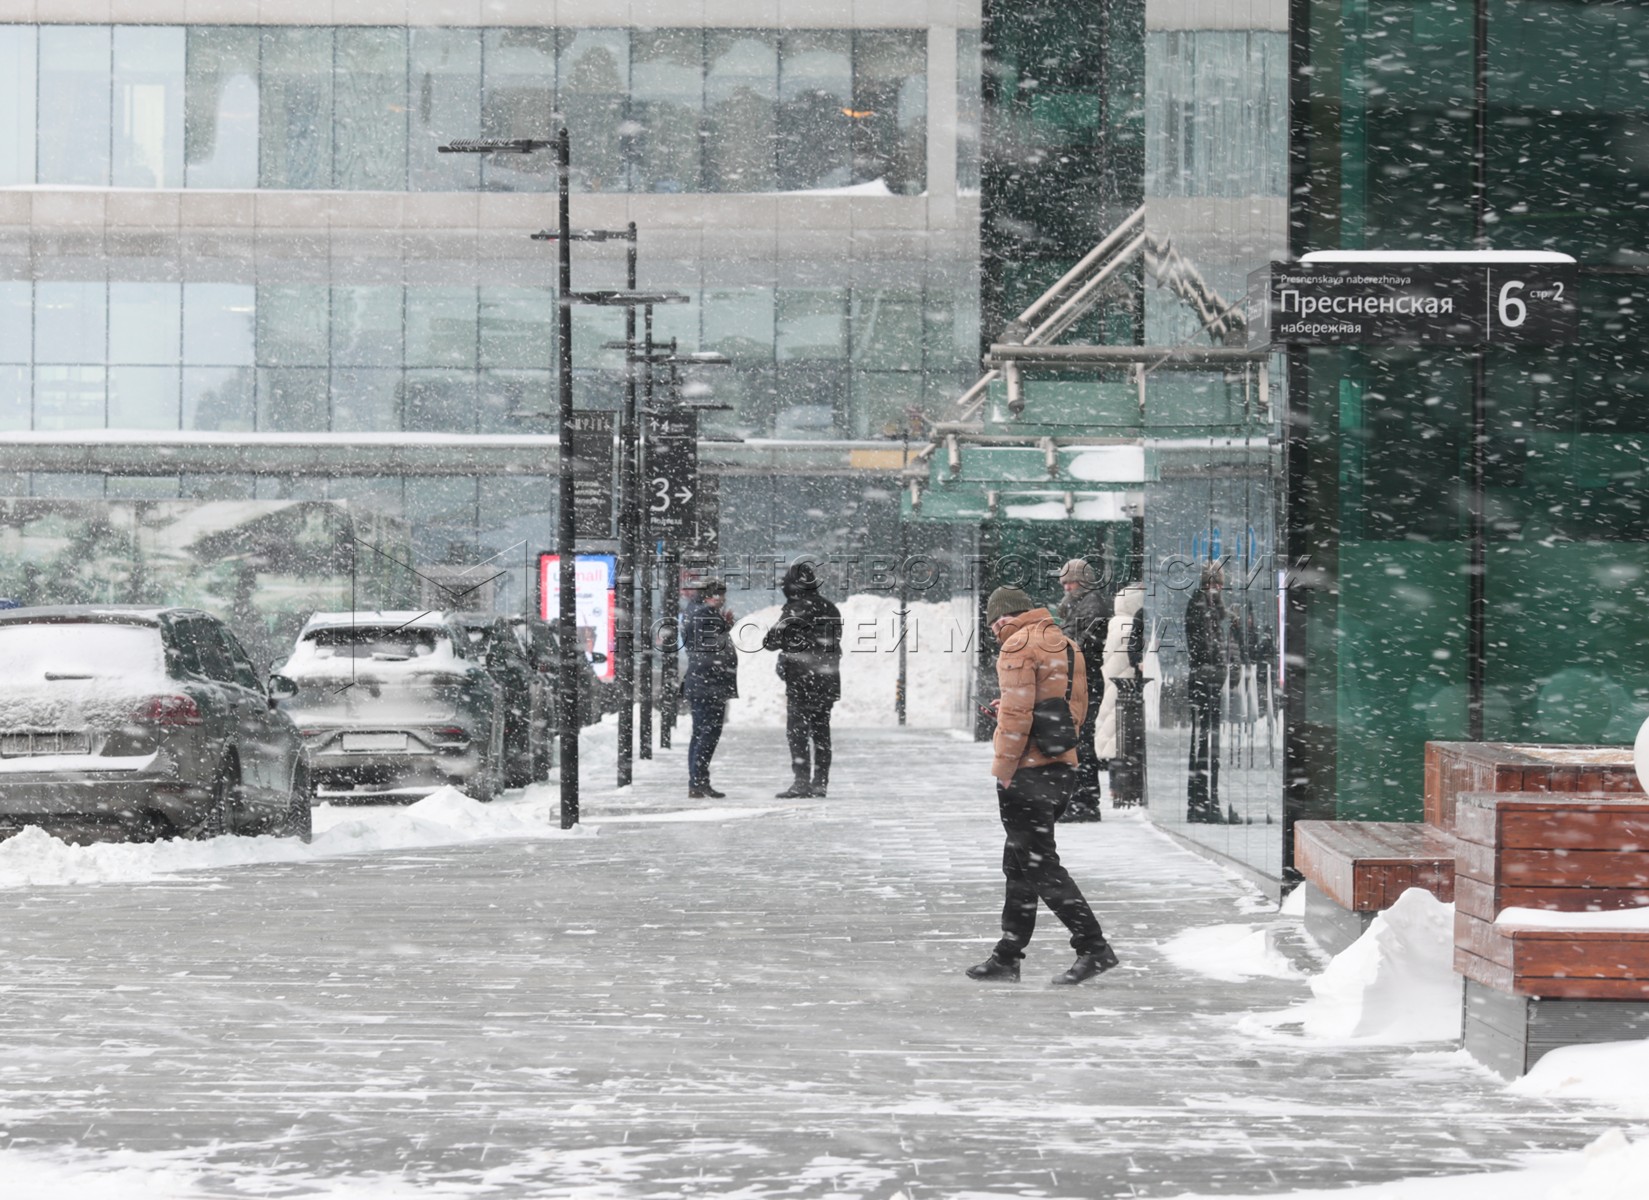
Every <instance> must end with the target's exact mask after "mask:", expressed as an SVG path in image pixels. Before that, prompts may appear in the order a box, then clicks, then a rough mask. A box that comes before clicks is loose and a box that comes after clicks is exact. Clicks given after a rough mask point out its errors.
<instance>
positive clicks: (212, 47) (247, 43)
mask: <svg viewBox="0 0 1649 1200" xmlns="http://www.w3.org/2000/svg"><path fill="white" fill-rule="evenodd" d="M187 53H188V61H187V67H186V71H185V84H184V126H183V157H184V163H185V171H186V172H187V176H186V178H187V183H188V186H189V187H197V188H251V187H257V185H258V31H257V30H256V29H246V28H228V29H220V28H213V27H211V26H206V27H196V28H192V29H190V30H189V31H188V50H187Z"/></svg>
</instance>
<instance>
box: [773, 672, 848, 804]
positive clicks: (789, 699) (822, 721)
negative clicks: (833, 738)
mask: <svg viewBox="0 0 1649 1200" xmlns="http://www.w3.org/2000/svg"><path fill="white" fill-rule="evenodd" d="M785 699H786V702H785V717H784V736H785V739H786V740H787V741H788V742H789V743H790V769H791V770H792V771H794V772H795V774H796V782H797V783H806V784H810V785H811V786H813V787H816V788H822V787H825V786H827V785H828V784H829V783H830V710H831V707H832V706H833V705H834V704H835V703H836V702H835V701H834V700H820V699H818V698H816V697H811V696H798V695H797V694H796V692H795V691H794V690H792V691H790V692H789V694H788V695H787V696H786V698H785Z"/></svg>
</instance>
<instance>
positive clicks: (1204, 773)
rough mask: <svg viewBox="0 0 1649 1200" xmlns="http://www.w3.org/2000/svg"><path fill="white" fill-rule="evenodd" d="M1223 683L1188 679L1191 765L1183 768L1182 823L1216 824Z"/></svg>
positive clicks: (1193, 676) (1193, 677)
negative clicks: (1185, 821)
mask: <svg viewBox="0 0 1649 1200" xmlns="http://www.w3.org/2000/svg"><path fill="white" fill-rule="evenodd" d="M1224 693H1225V681H1224V680H1223V679H1207V678H1202V679H1199V678H1198V677H1197V676H1196V675H1195V674H1193V675H1192V676H1191V685H1190V695H1189V699H1190V701H1191V761H1190V763H1189V764H1188V765H1187V772H1188V773H1187V780H1186V794H1185V819H1186V820H1187V821H1201V822H1209V821H1219V820H1220V819H1221V818H1222V815H1223V814H1222V813H1221V811H1220V709H1221V706H1222V701H1223V700H1224V698H1225V696H1224Z"/></svg>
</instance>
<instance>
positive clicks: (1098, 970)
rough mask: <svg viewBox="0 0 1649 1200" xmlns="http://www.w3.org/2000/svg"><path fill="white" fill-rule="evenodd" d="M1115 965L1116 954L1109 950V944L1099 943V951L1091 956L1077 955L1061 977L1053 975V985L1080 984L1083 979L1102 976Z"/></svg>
mask: <svg viewBox="0 0 1649 1200" xmlns="http://www.w3.org/2000/svg"><path fill="white" fill-rule="evenodd" d="M1116 965H1117V952H1116V951H1115V950H1113V949H1111V945H1110V943H1109V942H1101V943H1100V944H1099V949H1098V950H1095V951H1094V952H1093V953H1092V954H1079V955H1077V956H1076V961H1075V962H1074V963H1072V964H1071V965H1070V967H1069V969H1067V970H1066V971H1065V973H1064V974H1063V975H1055V976H1054V977H1053V982H1054V983H1081V982H1082V981H1083V980H1084V979H1092V978H1093V977H1094V976H1095V975H1102V974H1104V973H1105V972H1106V971H1109V970H1110V969H1111V968H1112V967H1114V966H1116Z"/></svg>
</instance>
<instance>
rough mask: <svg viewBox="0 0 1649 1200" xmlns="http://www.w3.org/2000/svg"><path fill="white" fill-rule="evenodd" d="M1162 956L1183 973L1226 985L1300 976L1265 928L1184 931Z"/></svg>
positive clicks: (1273, 934)
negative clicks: (1259, 977) (1260, 978)
mask: <svg viewBox="0 0 1649 1200" xmlns="http://www.w3.org/2000/svg"><path fill="white" fill-rule="evenodd" d="M1162 952H1163V954H1165V955H1166V956H1167V957H1168V961H1169V962H1171V963H1173V964H1174V965H1175V966H1176V967H1179V968H1181V969H1182V970H1186V971H1194V972H1196V973H1197V974H1199V975H1206V976H1207V977H1208V978H1210V979H1219V980H1223V981H1224V982H1226V983H1240V982H1241V981H1243V980H1244V979H1250V978H1253V977H1254V976H1268V977H1271V978H1274V979H1295V978H1298V977H1299V974H1300V972H1299V970H1298V969H1297V968H1296V967H1295V966H1294V964H1293V963H1291V962H1289V961H1288V958H1287V956H1286V955H1284V954H1283V952H1282V951H1280V950H1278V949H1277V945H1276V931H1275V929H1273V928H1269V927H1267V926H1264V925H1261V926H1253V925H1205V926H1203V927H1202V928H1200V929H1187V930H1186V931H1185V932H1183V933H1181V934H1179V935H1178V936H1177V937H1175V938H1173V939H1171V940H1170V941H1169V942H1168V943H1167V944H1166V945H1164V946H1163V948H1162Z"/></svg>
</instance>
